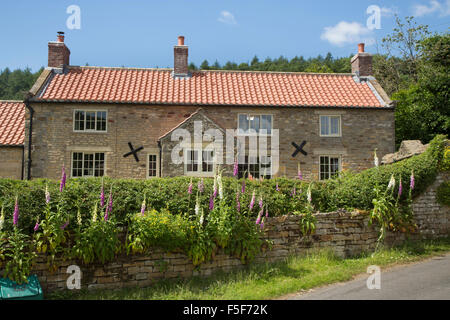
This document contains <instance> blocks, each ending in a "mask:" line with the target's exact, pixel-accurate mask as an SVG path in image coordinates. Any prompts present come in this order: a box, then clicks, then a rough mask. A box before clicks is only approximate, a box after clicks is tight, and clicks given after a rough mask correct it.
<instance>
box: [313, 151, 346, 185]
mask: <svg viewBox="0 0 450 320" xmlns="http://www.w3.org/2000/svg"><path fill="white" fill-rule="evenodd" d="M322 157H328V158H330V159H331V158H335V159H338V174H340V172H341V171H342V157H341V156H340V155H336V154H321V155H320V156H319V181H326V180H328V179H332V177H331V161H330V163H328V169H329V173H330V177H329V178H326V179H321V168H320V166H321V164H320V158H322Z"/></svg>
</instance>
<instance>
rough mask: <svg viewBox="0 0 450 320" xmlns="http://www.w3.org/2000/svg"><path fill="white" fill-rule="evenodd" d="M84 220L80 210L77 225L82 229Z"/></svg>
mask: <svg viewBox="0 0 450 320" xmlns="http://www.w3.org/2000/svg"><path fill="white" fill-rule="evenodd" d="M82 222H83V220H82V219H81V212H80V208H78V211H77V224H78V226H79V227H81V225H82Z"/></svg>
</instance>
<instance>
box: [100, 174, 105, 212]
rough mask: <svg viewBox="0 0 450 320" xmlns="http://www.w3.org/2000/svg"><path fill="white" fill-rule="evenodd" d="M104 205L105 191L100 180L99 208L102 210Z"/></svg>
mask: <svg viewBox="0 0 450 320" xmlns="http://www.w3.org/2000/svg"><path fill="white" fill-rule="evenodd" d="M104 205H105V189H104V187H103V178H102V189H101V191H100V208H103V207H104Z"/></svg>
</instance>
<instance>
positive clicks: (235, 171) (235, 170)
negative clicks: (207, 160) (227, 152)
mask: <svg viewBox="0 0 450 320" xmlns="http://www.w3.org/2000/svg"><path fill="white" fill-rule="evenodd" d="M238 168H239V166H238V159H237V157H236V159H235V160H234V166H233V177H236V176H237V174H238Z"/></svg>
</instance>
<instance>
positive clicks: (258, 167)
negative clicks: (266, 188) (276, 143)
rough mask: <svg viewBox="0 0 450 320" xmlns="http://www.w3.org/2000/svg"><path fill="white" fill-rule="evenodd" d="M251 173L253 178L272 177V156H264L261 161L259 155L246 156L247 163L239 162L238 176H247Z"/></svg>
mask: <svg viewBox="0 0 450 320" xmlns="http://www.w3.org/2000/svg"><path fill="white" fill-rule="evenodd" d="M249 173H250V174H251V175H252V177H253V178H260V177H264V178H265V179H270V178H271V177H272V163H271V159H270V157H262V159H261V161H260V159H259V157H249V156H245V163H239V164H238V177H239V178H243V177H244V176H245V177H246V178H247V177H248V174H249Z"/></svg>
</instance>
